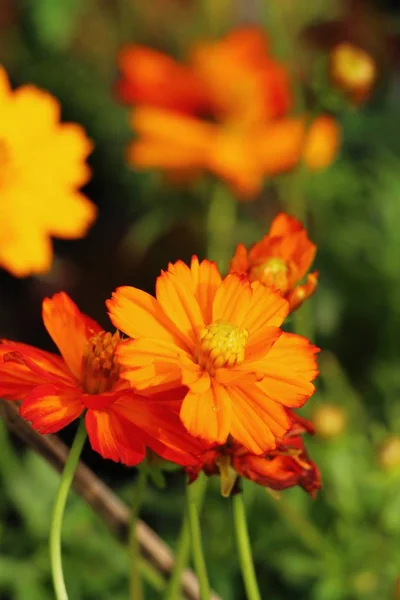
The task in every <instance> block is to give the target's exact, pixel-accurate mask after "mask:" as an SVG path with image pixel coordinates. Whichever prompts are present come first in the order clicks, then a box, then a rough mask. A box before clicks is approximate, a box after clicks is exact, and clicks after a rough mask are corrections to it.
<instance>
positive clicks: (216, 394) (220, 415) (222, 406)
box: [180, 382, 232, 444]
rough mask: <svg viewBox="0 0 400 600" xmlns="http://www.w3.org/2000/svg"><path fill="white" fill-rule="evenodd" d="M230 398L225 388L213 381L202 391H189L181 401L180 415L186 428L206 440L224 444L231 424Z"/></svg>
mask: <svg viewBox="0 0 400 600" xmlns="http://www.w3.org/2000/svg"><path fill="white" fill-rule="evenodd" d="M231 411H232V407H231V399H230V397H229V394H228V392H227V391H226V389H225V388H224V387H223V386H222V385H220V384H218V383H216V382H213V383H212V386H211V387H210V389H209V390H207V391H206V392H202V393H196V392H192V391H189V392H188V393H187V394H186V396H185V398H184V400H183V403H182V407H181V411H180V417H181V419H182V422H183V424H184V425H185V427H186V429H187V430H188V431H189V433H191V434H192V435H194V436H195V437H199V438H201V439H204V440H206V441H207V442H210V443H212V442H215V443H218V444H224V443H225V442H226V439H227V437H228V434H229V431H230V425H231Z"/></svg>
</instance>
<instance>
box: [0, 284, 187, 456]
mask: <svg viewBox="0 0 400 600" xmlns="http://www.w3.org/2000/svg"><path fill="white" fill-rule="evenodd" d="M43 321H44V324H45V326H46V329H47V331H48V332H49V334H50V335H51V337H52V338H53V340H54V342H55V343H56V345H57V347H58V348H59V350H60V352H61V355H62V356H58V355H56V354H52V353H50V352H45V351H43V350H39V349H37V348H34V347H32V346H28V345H26V344H20V343H18V342H11V341H7V340H4V341H3V342H2V343H1V344H0V361H1V362H0V395H1V396H2V397H3V398H6V399H8V400H23V403H22V405H21V408H20V414H21V415H22V416H23V417H24V418H25V419H27V420H28V421H31V422H32V426H33V427H34V428H35V429H36V430H37V431H39V432H40V433H54V432H56V431H59V430H60V429H62V428H63V427H65V426H66V425H68V424H69V423H71V421H73V420H74V419H77V418H78V417H79V416H80V415H81V414H82V413H83V412H85V425H86V429H87V432H88V435H89V440H90V443H91V446H92V448H93V449H94V450H96V451H97V452H99V453H100V454H101V455H102V456H103V457H104V458H110V459H112V460H114V461H117V462H118V461H120V462H123V463H125V464H127V465H134V464H137V463H138V462H140V461H141V460H142V459H143V458H144V455H145V446H149V447H150V448H152V449H153V450H155V451H156V452H157V453H158V454H160V455H161V456H163V457H164V458H166V459H167V460H172V461H174V462H177V463H179V464H190V463H191V462H193V461H194V459H193V457H192V456H191V455H190V454H189V453H190V452H198V445H197V444H196V440H193V439H192V438H191V437H190V436H189V435H187V434H186V432H185V430H184V428H183V427H182V425H181V423H180V420H179V416H178V410H179V406H180V399H181V398H182V397H183V395H182V390H179V389H178V390H174V391H173V393H170V394H156V395H155V396H154V397H153V398H152V399H151V400H149V399H148V398H146V397H145V396H144V395H141V394H137V393H135V392H134V391H133V390H132V389H131V388H130V387H129V385H128V383H127V382H126V381H125V380H123V379H121V378H120V377H119V370H120V367H119V364H118V360H117V357H116V349H117V348H118V345H119V343H120V335H119V333H115V334H112V333H106V332H105V331H103V330H102V329H101V327H100V326H99V325H98V324H97V323H96V322H95V321H93V320H92V319H90V318H89V317H87V316H86V315H84V314H82V313H81V312H80V311H79V309H78V307H77V306H76V304H74V302H73V301H72V300H71V299H70V298H69V297H68V296H67V294H65V293H63V292H61V293H59V294H55V295H54V296H53V298H46V299H45V300H44V301H43Z"/></svg>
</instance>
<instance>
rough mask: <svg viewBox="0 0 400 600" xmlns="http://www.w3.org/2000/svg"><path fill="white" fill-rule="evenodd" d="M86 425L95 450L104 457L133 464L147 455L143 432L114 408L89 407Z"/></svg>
mask: <svg viewBox="0 0 400 600" xmlns="http://www.w3.org/2000/svg"><path fill="white" fill-rule="evenodd" d="M85 425H86V429H87V432H88V436H89V441H90V445H91V446H92V448H93V450H95V451H96V452H98V453H99V454H101V456H102V457H103V458H109V459H111V460H113V461H115V462H122V463H124V464H125V465H129V466H133V465H137V464H138V463H140V462H141V461H142V460H143V458H144V456H145V445H144V441H143V438H142V436H141V432H140V430H139V429H137V427H135V426H134V425H132V423H129V422H128V421H127V420H126V419H121V418H119V417H118V414H117V413H116V412H115V411H114V410H113V405H111V406H110V407H109V408H108V409H104V410H94V409H89V410H88V411H87V413H86V416H85Z"/></svg>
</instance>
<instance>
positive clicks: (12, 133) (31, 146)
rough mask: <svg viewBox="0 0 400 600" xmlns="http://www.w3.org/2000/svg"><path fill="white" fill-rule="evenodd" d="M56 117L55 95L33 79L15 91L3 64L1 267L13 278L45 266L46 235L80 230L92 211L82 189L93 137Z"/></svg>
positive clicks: (67, 234)
mask: <svg viewBox="0 0 400 600" xmlns="http://www.w3.org/2000/svg"><path fill="white" fill-rule="evenodd" d="M59 120H60V106H59V103H58V101H57V100H56V99H55V98H54V97H53V96H51V95H50V94H48V93H47V92H44V91H42V90H39V89H37V88H35V87H33V86H31V85H25V86H23V87H20V88H19V89H17V90H15V91H12V90H11V88H10V86H9V83H8V80H7V76H6V73H5V71H4V69H2V68H1V67H0V239H1V243H0V266H2V267H4V268H6V269H8V270H9V271H10V272H11V273H13V275H16V276H17V277H25V276H27V275H30V274H32V273H44V272H46V271H48V270H49V269H50V266H51V260H52V249H51V237H58V238H65V239H69V238H79V237H82V236H84V235H85V234H86V231H87V229H88V227H89V226H90V225H91V223H92V222H93V220H94V219H95V216H96V209H95V206H94V205H93V204H92V203H91V202H89V200H88V199H87V198H86V197H85V196H84V195H83V194H82V193H80V192H79V188H80V187H81V186H82V185H84V184H85V183H87V181H88V179H89V177H90V171H89V168H88V166H87V164H86V163H85V159H86V157H87V155H88V154H89V153H90V151H91V149H92V144H91V142H90V141H89V139H88V138H87V137H86V135H85V132H84V131H83V129H82V128H81V127H79V126H78V125H75V124H71V123H66V124H65V123H60V122H59Z"/></svg>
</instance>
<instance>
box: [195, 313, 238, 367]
mask: <svg viewBox="0 0 400 600" xmlns="http://www.w3.org/2000/svg"><path fill="white" fill-rule="evenodd" d="M248 337H249V332H248V331H247V329H240V327H236V325H232V323H229V321H223V320H221V319H219V320H218V321H214V323H211V325H207V327H204V329H202V331H201V332H200V335H199V341H198V344H197V352H196V358H197V362H198V364H199V365H201V366H202V367H204V368H205V369H207V371H209V372H210V373H211V374H212V373H213V371H214V370H215V369H217V368H219V367H233V366H234V365H236V364H238V363H241V362H243V361H244V353H245V347H246V342H247V338H248Z"/></svg>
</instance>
